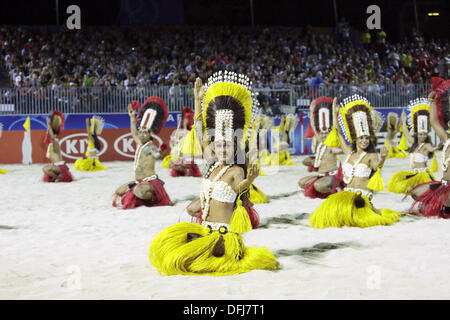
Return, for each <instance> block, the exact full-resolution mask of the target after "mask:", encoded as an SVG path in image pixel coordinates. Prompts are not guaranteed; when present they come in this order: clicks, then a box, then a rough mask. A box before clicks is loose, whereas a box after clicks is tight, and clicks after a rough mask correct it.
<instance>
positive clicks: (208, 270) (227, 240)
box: [149, 222, 279, 276]
mask: <svg viewBox="0 0 450 320" xmlns="http://www.w3.org/2000/svg"><path fill="white" fill-rule="evenodd" d="M222 228H223V227H222ZM192 234H196V235H197V236H198V237H197V238H195V239H194V240H191V241H188V236H190V235H192ZM221 237H223V238H222V239H220V238H221ZM221 240H223V242H222V244H223V245H224V249H225V250H224V252H225V253H224V254H223V255H222V256H221V257H216V256H214V255H213V254H212V253H213V249H214V247H215V245H216V244H217V242H218V241H221ZM149 259H150V263H151V264H152V265H153V266H154V267H155V268H156V269H157V270H158V271H159V272H160V273H161V274H163V275H175V274H183V275H211V276H228V275H233V274H238V273H244V272H248V271H250V270H254V269H259V270H277V269H279V263H278V261H277V259H276V258H275V256H274V255H273V254H272V253H271V252H270V251H269V250H268V249H267V248H264V247H250V248H247V247H245V246H244V243H243V241H242V237H241V235H240V234H238V233H234V232H225V234H223V233H220V232H219V231H211V230H210V229H209V228H205V227H203V226H201V225H199V224H195V223H189V222H180V223H177V224H175V225H173V226H170V227H168V228H166V229H165V230H163V231H162V232H161V233H159V234H158V235H157V236H156V237H155V238H154V239H153V241H152V244H151V246H150V252H149Z"/></svg>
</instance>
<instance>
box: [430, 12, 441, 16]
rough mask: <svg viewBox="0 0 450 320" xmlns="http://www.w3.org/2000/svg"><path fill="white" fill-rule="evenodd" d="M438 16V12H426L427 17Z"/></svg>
mask: <svg viewBox="0 0 450 320" xmlns="http://www.w3.org/2000/svg"><path fill="white" fill-rule="evenodd" d="M438 15H439V12H428V16H429V17H436V16H438Z"/></svg>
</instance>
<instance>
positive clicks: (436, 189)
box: [409, 181, 450, 219]
mask: <svg viewBox="0 0 450 320" xmlns="http://www.w3.org/2000/svg"><path fill="white" fill-rule="evenodd" d="M423 185H428V186H429V188H428V190H427V191H425V192H424V193H423V194H422V195H420V196H419V197H418V198H416V199H415V200H414V202H413V204H412V205H411V207H410V208H409V213H410V214H421V215H423V216H425V217H439V218H444V219H448V218H450V211H449V208H448V207H446V204H447V199H448V197H449V195H450V184H449V183H443V182H442V181H430V182H425V183H422V184H420V185H418V186H417V187H416V188H418V187H420V186H423ZM414 189H415V188H414ZM414 189H413V190H411V192H412V191H414ZM414 209H415V210H414Z"/></svg>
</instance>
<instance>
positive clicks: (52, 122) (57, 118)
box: [42, 110, 73, 182]
mask: <svg viewBox="0 0 450 320" xmlns="http://www.w3.org/2000/svg"><path fill="white" fill-rule="evenodd" d="M63 127H64V115H63V114H62V113H61V112H59V111H56V110H55V111H53V113H52V117H51V119H49V118H47V134H46V136H45V139H44V143H46V144H48V147H47V153H46V155H45V156H46V157H47V159H49V160H50V161H51V162H52V163H51V164H49V165H46V166H45V167H44V168H42V171H44V177H43V178H42V180H43V181H44V182H71V181H73V177H72V175H71V174H70V171H69V168H68V167H67V165H66V163H65V161H64V160H62V157H61V148H60V146H59V140H58V138H57V135H59V134H60V133H61V131H62V128H63Z"/></svg>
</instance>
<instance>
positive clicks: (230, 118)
mask: <svg viewBox="0 0 450 320" xmlns="http://www.w3.org/2000/svg"><path fill="white" fill-rule="evenodd" d="M250 86H251V82H250V80H249V79H248V77H247V76H245V75H242V74H237V73H234V72H228V71H225V72H222V71H219V72H216V73H214V74H213V75H212V76H211V77H210V78H209V79H208V81H207V84H206V87H205V94H204V96H203V100H202V113H203V125H204V127H205V128H206V129H207V130H210V129H214V132H215V139H224V140H226V141H230V140H231V141H233V138H234V136H235V131H236V130H238V129H240V130H242V133H243V136H242V137H241V139H240V140H241V141H240V143H241V146H243V143H244V142H245V140H246V139H247V134H248V128H249V125H250V123H251V122H252V105H253V98H252V93H251V91H250ZM207 134H208V133H207Z"/></svg>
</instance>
